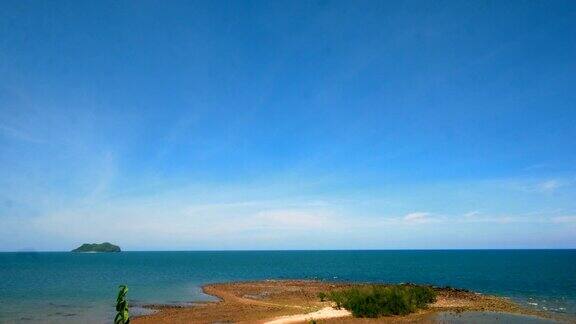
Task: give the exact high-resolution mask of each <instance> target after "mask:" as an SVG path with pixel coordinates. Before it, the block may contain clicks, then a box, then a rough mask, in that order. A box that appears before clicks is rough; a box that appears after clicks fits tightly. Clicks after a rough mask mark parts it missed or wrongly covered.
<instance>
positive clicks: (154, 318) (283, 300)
mask: <svg viewBox="0 0 576 324" xmlns="http://www.w3.org/2000/svg"><path fill="white" fill-rule="evenodd" d="M355 285H365V284H361V283H357V284H356V283H340V282H323V281H309V280H265V281H246V282H227V283H216V284H208V285H205V286H203V287H202V290H203V292H204V293H206V294H208V295H212V296H215V297H217V298H218V299H219V301H217V302H201V303H195V304H194V305H193V306H190V307H182V306H170V305H147V306H145V307H146V308H148V309H154V310H156V312H155V313H153V314H148V315H142V316H138V317H135V318H134V321H133V322H134V323H140V324H145V323H173V322H194V323H197V322H200V323H209V322H217V321H224V322H251V323H269V322H270V323H296V322H303V321H306V320H309V319H310V318H314V319H322V320H323V322H328V323H330V322H331V321H333V320H336V319H338V321H339V322H340V321H341V320H343V319H345V320H346V322H356V321H366V319H356V318H353V317H351V315H350V313H349V312H347V311H346V310H335V309H333V308H332V306H333V305H332V303H331V302H327V301H320V300H319V298H318V297H317V294H318V293H319V292H325V291H330V290H337V289H343V288H348V287H351V286H355ZM435 290H436V291H437V293H438V299H437V301H436V302H435V303H434V304H432V305H430V307H428V308H427V309H426V310H423V311H419V312H417V313H413V314H409V315H405V316H390V317H380V318H378V319H373V321H374V320H377V321H378V322H393V321H397V320H400V319H402V320H404V319H406V320H409V321H411V322H414V321H415V322H426V321H427V320H430V319H431V316H435V315H436V314H439V313H443V312H500V313H508V314H514V315H523V316H537V317H538V318H541V319H543V320H544V319H550V318H551V314H548V313H545V312H543V311H537V310H533V309H528V308H525V307H522V306H520V305H518V304H516V303H514V302H512V301H510V300H509V299H507V298H502V297H496V296H490V295H483V294H479V293H475V292H471V291H467V290H462V289H455V288H435ZM368 321H370V320H368Z"/></svg>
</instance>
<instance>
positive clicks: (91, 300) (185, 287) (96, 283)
mask: <svg viewBox="0 0 576 324" xmlns="http://www.w3.org/2000/svg"><path fill="white" fill-rule="evenodd" d="M575 273H576V250H497V251H494V250H492V251H471V250H466V251H281V252H280V251H276V252H271V251H258V252H256V251H253V252H122V253H108V254H75V253H65V252H62V253H0V322H2V323H5V322H8V323H10V322H24V321H26V322H49V323H72V322H75V323H78V322H83V323H108V322H110V319H111V318H113V314H114V301H115V295H116V291H117V286H118V284H121V283H126V284H128V285H129V287H130V291H129V293H128V296H129V300H130V303H131V305H133V306H140V305H143V304H147V303H189V302H191V301H199V300H210V299H211V297H210V296H206V295H204V294H203V293H202V291H201V288H200V287H201V285H203V284H205V283H210V282H223V281H234V280H258V279H289V278H303V279H323V280H342V281H365V282H368V281H369V282H389V283H399V282H414V283H422V284H434V285H438V286H445V285H449V286H453V287H460V288H467V289H471V290H474V291H479V292H483V293H489V294H496V295H500V296H508V297H510V298H512V299H514V300H516V301H518V302H520V303H522V304H524V305H526V306H529V307H534V308H538V309H547V310H549V311H552V312H558V313H566V314H572V315H576V276H574V274H575ZM136 310H137V309H133V310H132V312H133V313H134V312H135V311H136Z"/></svg>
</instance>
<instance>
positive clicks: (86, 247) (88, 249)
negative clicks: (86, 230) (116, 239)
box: [71, 242, 121, 253]
mask: <svg viewBox="0 0 576 324" xmlns="http://www.w3.org/2000/svg"><path fill="white" fill-rule="evenodd" d="M120 251H121V250H120V247H119V246H118V245H114V244H112V243H108V242H104V243H102V244H97V243H92V244H88V243H84V244H82V245H81V246H80V247H78V248H75V249H74V250H72V251H71V252H84V253H94V252H120Z"/></svg>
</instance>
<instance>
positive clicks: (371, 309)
mask: <svg viewBox="0 0 576 324" xmlns="http://www.w3.org/2000/svg"><path fill="white" fill-rule="evenodd" d="M327 297H328V299H329V300H331V301H333V302H334V303H335V304H336V308H342V307H343V308H345V309H347V310H349V311H350V312H352V315H354V317H371V318H374V317H379V316H390V315H406V314H410V313H412V312H415V311H416V310H418V309H421V308H425V307H426V306H427V305H428V304H429V303H432V302H434V301H435V300H436V293H435V291H434V289H432V288H430V287H424V286H414V285H395V286H382V285H373V286H359V287H354V288H349V289H345V290H337V291H332V292H330V293H329V294H328V295H327Z"/></svg>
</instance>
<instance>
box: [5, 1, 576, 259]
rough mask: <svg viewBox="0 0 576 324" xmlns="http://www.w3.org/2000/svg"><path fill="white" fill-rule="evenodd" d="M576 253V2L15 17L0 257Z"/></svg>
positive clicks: (329, 4)
mask: <svg viewBox="0 0 576 324" xmlns="http://www.w3.org/2000/svg"><path fill="white" fill-rule="evenodd" d="M102 241H111V242H114V243H118V244H119V245H121V246H122V248H124V249H128V250H205V249H209V250H213V249H397V248H402V249H404V248H408V249H412V248H576V2H575V1H571V0H570V1H556V0H553V1H291V0H290V1H100V0H99V1H22V0H4V1H0V250H3V251H18V250H27V249H33V250H68V249H71V248H73V247H75V246H76V245H79V244H80V243H83V242H102Z"/></svg>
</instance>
